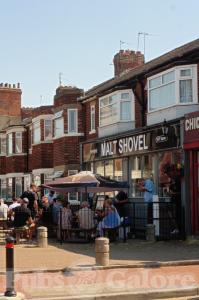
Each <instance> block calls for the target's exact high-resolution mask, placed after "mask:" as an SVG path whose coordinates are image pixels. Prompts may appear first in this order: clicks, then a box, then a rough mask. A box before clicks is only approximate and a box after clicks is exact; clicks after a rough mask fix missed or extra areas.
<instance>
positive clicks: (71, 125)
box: [68, 109, 78, 133]
mask: <svg viewBox="0 0 199 300" xmlns="http://www.w3.org/2000/svg"><path fill="white" fill-rule="evenodd" d="M77 132H78V129H77V109H68V133H77Z"/></svg>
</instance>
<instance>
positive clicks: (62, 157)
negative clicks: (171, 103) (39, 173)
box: [53, 136, 82, 167]
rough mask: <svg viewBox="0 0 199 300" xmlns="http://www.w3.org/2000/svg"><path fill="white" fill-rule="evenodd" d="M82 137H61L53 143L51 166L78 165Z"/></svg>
mask: <svg viewBox="0 0 199 300" xmlns="http://www.w3.org/2000/svg"><path fill="white" fill-rule="evenodd" d="M80 141H81V142H82V137H79V136H70V137H62V138H59V139H56V140H54V142H53V165H54V166H55V167H56V166H60V165H67V164H79V163H80V146H79V143H80Z"/></svg>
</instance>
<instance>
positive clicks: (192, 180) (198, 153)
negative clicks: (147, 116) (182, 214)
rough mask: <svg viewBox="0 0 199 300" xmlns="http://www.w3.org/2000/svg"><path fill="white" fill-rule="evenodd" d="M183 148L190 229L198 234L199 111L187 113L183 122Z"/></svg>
mask: <svg viewBox="0 0 199 300" xmlns="http://www.w3.org/2000/svg"><path fill="white" fill-rule="evenodd" d="M183 148H184V150H185V151H186V153H187V158H188V161H189V163H188V169H187V170H186V171H187V175H188V176H187V179H188V181H189V183H188V182H187V186H188V187H189V189H188V191H189V193H188V196H189V199H190V209H191V227H192V228H191V230H192V233H193V234H196V235H199V112H194V113H190V114H187V115H186V116H185V123H184V145H183Z"/></svg>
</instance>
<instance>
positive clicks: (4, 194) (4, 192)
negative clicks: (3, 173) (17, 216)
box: [1, 179, 7, 199]
mask: <svg viewBox="0 0 199 300" xmlns="http://www.w3.org/2000/svg"><path fill="white" fill-rule="evenodd" d="M6 197H7V182H6V179H1V198H3V199H6Z"/></svg>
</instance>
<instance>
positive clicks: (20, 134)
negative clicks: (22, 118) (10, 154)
mask: <svg viewBox="0 0 199 300" xmlns="http://www.w3.org/2000/svg"><path fill="white" fill-rule="evenodd" d="M17 135H19V136H18V137H17ZM22 137H23V135H22V132H15V153H17V154H18V153H22V152H23V148H22ZM17 140H18V141H20V147H19V151H18V150H17Z"/></svg>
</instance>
